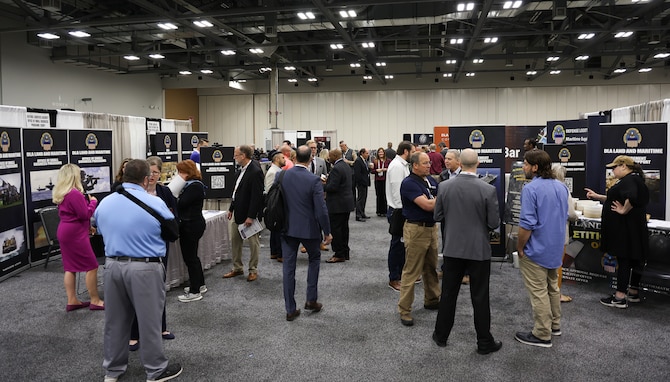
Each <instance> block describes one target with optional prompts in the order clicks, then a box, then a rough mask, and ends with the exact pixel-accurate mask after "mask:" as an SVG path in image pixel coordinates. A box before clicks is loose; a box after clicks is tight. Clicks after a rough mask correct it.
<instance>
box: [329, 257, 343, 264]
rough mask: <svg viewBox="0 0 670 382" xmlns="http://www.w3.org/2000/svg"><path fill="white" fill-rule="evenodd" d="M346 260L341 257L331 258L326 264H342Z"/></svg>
mask: <svg viewBox="0 0 670 382" xmlns="http://www.w3.org/2000/svg"><path fill="white" fill-rule="evenodd" d="M345 261H346V260H345V259H344V258H343V257H335V256H333V257H331V258H330V259H328V260H326V263H330V264H332V263H344V262H345Z"/></svg>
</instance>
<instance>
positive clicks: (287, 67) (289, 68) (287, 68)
mask: <svg viewBox="0 0 670 382" xmlns="http://www.w3.org/2000/svg"><path fill="white" fill-rule="evenodd" d="M284 70H288V71H292V70H295V66H291V65H287V66H284Z"/></svg>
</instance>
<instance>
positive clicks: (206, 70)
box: [200, 69, 214, 74]
mask: <svg viewBox="0 0 670 382" xmlns="http://www.w3.org/2000/svg"><path fill="white" fill-rule="evenodd" d="M200 73H202V74H212V73H214V72H213V71H212V70H211V69H203V70H201V71H200Z"/></svg>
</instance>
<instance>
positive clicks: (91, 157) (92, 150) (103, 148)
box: [69, 130, 114, 199]
mask: <svg viewBox="0 0 670 382" xmlns="http://www.w3.org/2000/svg"><path fill="white" fill-rule="evenodd" d="M69 135H70V163H73V164H76V165H77V166H79V168H81V184H82V186H83V187H84V193H86V194H91V195H94V196H95V197H97V198H98V199H100V198H101V197H103V196H105V195H107V194H108V193H109V192H110V191H111V186H112V183H113V182H114V179H113V177H114V173H113V172H112V171H113V170H112V132H111V131H110V130H69Z"/></svg>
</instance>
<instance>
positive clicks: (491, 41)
mask: <svg viewBox="0 0 670 382" xmlns="http://www.w3.org/2000/svg"><path fill="white" fill-rule="evenodd" d="M496 42H498V37H487V38H485V39H484V43H485V44H495V43H496Z"/></svg>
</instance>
